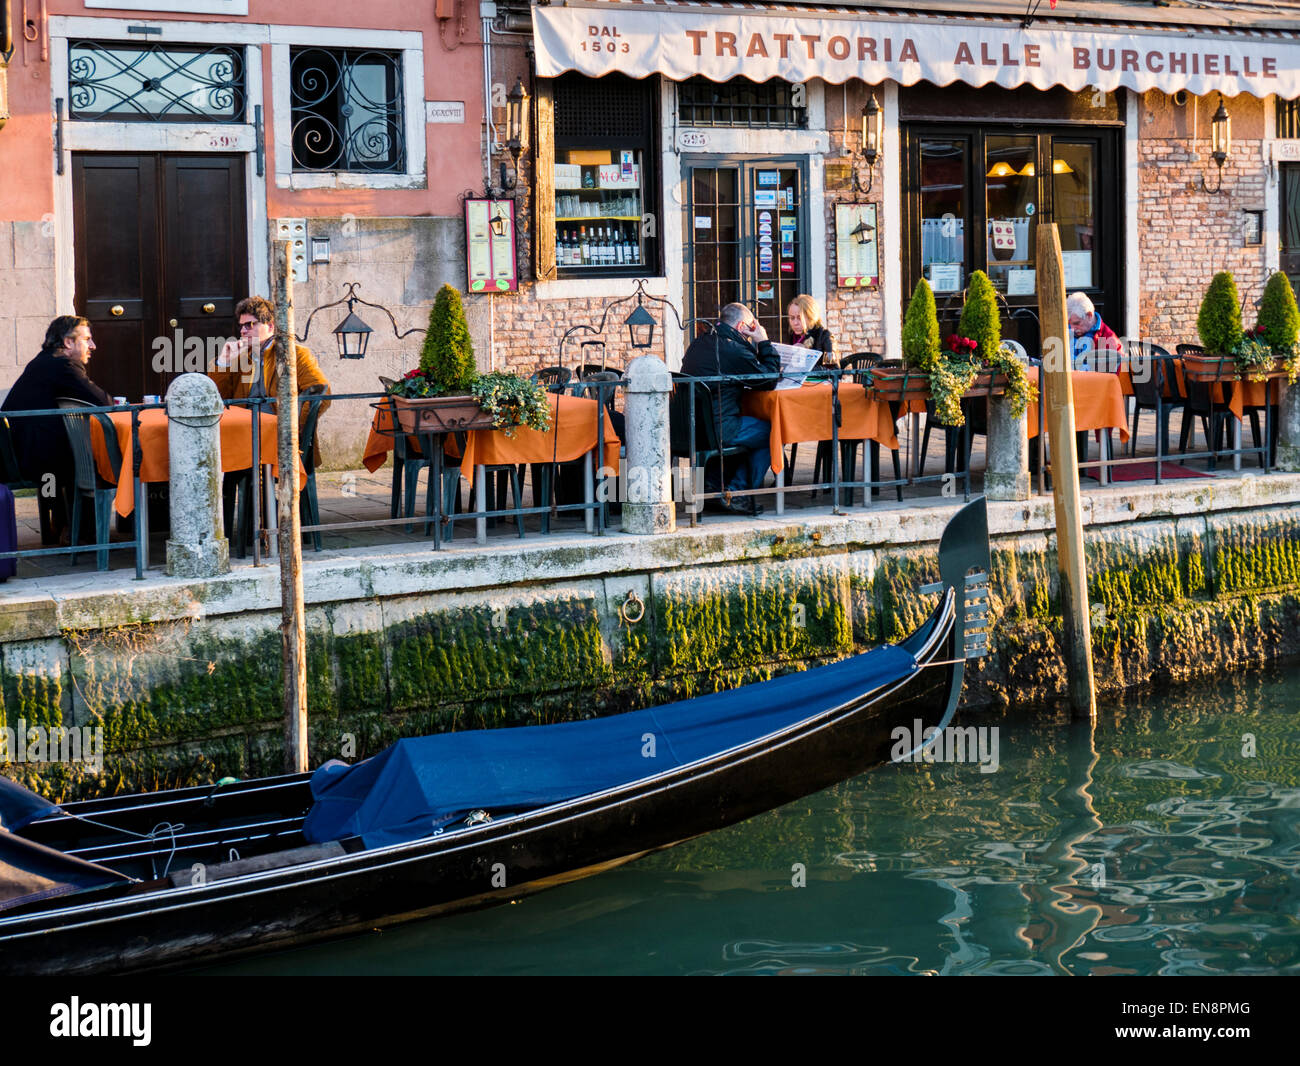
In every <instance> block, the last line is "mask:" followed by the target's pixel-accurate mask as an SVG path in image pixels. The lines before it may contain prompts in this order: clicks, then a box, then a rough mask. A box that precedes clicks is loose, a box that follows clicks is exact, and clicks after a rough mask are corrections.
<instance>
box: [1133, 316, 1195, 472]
mask: <svg viewBox="0 0 1300 1066" xmlns="http://www.w3.org/2000/svg"><path fill="white" fill-rule="evenodd" d="M1124 352H1125V355H1127V356H1128V363H1129V379H1130V381H1131V382H1132V384H1133V432H1132V434H1131V435H1130V437H1129V442H1128V453H1129V455H1130V456H1134V455H1136V454H1137V440H1138V419H1139V418H1140V417H1141V415H1142V412H1143V411H1150V412H1151V413H1152V414H1153V415H1155V417H1156V449H1157V450H1156V454H1157V455H1158V456H1159V457H1160V458H1161V459H1165V458H1167V457H1168V456H1169V420H1170V418H1172V417H1173V414H1174V412H1175V411H1177V410H1181V409H1182V408H1183V407H1184V406H1185V405H1186V403H1187V399H1186V397H1185V396H1183V393H1182V390H1181V389H1180V388H1179V387H1178V374H1177V372H1176V370H1175V368H1174V357H1173V356H1172V355H1170V354H1169V353H1168V352H1167V351H1165V350H1164V349H1163V348H1161V347H1160V346H1159V345H1158V344H1151V343H1149V342H1147V341H1135V340H1129V341H1125V342H1124ZM1147 367H1149V368H1150V373H1144V372H1143V371H1144V369H1145V368H1147Z"/></svg>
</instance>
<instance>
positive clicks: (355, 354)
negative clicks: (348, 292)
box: [334, 300, 374, 359]
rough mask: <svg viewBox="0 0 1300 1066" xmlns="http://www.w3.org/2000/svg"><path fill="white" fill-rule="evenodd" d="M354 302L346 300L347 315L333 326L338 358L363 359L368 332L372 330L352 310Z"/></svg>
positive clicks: (368, 338)
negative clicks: (337, 346)
mask: <svg viewBox="0 0 1300 1066" xmlns="http://www.w3.org/2000/svg"><path fill="white" fill-rule="evenodd" d="M354 302H355V301H353V300H349V301H348V314H347V317H346V318H345V319H343V321H342V322H340V323H339V324H338V325H337V326H335V327H334V339H335V340H336V341H338V345H339V358H340V359H364V358H365V357H366V348H367V347H368V346H369V344H370V334H372V333H373V332H374V330H372V329H371V328H370V327H369V326H367V325H366V324H365V322H363V321H362V320H361V318H360V316H359V315H357V314H356V313H355V312H354V311H353V310H352V305H353V303H354Z"/></svg>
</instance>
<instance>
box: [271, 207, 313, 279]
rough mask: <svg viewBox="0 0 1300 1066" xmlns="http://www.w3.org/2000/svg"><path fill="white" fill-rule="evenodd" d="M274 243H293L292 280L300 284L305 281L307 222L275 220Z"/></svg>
mask: <svg viewBox="0 0 1300 1066" xmlns="http://www.w3.org/2000/svg"><path fill="white" fill-rule="evenodd" d="M272 239H273V240H275V241H277V242H278V241H292V242H293V256H292V259H293V280H294V281H295V282H296V283H298V284H302V283H303V282H305V281H306V280H307V220H306V219H305V218H277V219H276V220H275V230H274V236H273V238H272Z"/></svg>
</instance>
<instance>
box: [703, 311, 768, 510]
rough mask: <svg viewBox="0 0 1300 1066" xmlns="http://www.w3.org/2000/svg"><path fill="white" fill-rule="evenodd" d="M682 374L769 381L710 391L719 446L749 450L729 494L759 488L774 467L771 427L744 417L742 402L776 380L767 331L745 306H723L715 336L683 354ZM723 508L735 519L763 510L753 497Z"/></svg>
mask: <svg viewBox="0 0 1300 1066" xmlns="http://www.w3.org/2000/svg"><path fill="white" fill-rule="evenodd" d="M682 373H683V374H688V375H690V376H691V377H697V378H711V377H723V376H726V377H733V376H734V377H742V376H750V375H757V374H761V375H771V376H767V377H765V378H764V379H762V380H753V381H737V382H735V383H734V384H733V383H731V382H722V383H721V384H715V385H710V386H709V389H710V390H711V391H712V393H713V411H714V417H715V419H716V421H717V426H718V440H719V441H720V442H721V444H722V446H723V447H724V448H732V447H736V448H746V449H748V450H749V455H748V456H746V457H745V458H744V459H743V460H741V461H740V462H739V463H738V464H737V467H736V469H735V470H734V471H733V473H732V476H731V481H730V482H729V483H728V484H727V491H728V492H743V491H744V490H746V489H758V488H762V487H763V480H764V479H765V478H766V477H767V472H768V470H769V469H771V466H772V455H771V452H770V450H769V448H768V436H769V434H770V432H771V425H770V424H769V423H768V422H765V421H764V420H763V419H761V418H751V417H750V416H748V415H742V414H741V413H740V398H741V396H743V395H744V393H745V390H746V389H770V388H772V387H774V386H775V385H776V383H777V381H778V380H779V379H780V374H781V360H780V358H779V357H778V356H777V354H776V352H774V351H773V350H772V343H771V341H769V340H768V339H767V331H766V330H765V329H764V328H763V327H762V326H761V325H759V322H758V319H756V318H755V317H754V315H753V314H752V313H751V312H750V310H749V308H747V307H746V306H745V305H744V304H727V306H726V307H724V308H723V309H722V312H721V315H720V316H719V321H718V324H717V332H716V333H713V334H706V335H704V336H702V337H696V338H695V340H694V341H692V342H691V346H690V347H689V348H687V349H686V355H685V357H684V358H683V359H682ZM722 507H723V509H724V510H728V511H733V512H736V513H739V514H759V513H761V512H762V510H763V508H762V506H761V505H759V504H758V503H756V502H755V500H754V498H753V497H752V496H747V497H743V498H741V499H737V500H734V501H731V502H724V503H723V505H722Z"/></svg>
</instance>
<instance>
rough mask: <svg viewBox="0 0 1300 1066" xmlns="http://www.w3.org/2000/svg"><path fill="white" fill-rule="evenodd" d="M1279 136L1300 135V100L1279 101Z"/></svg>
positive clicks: (1291, 136)
mask: <svg viewBox="0 0 1300 1066" xmlns="http://www.w3.org/2000/svg"><path fill="white" fill-rule="evenodd" d="M1277 136H1279V137H1284V138H1293V137H1300V100H1283V99H1281V98H1280V97H1279V99H1278V101H1277Z"/></svg>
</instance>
